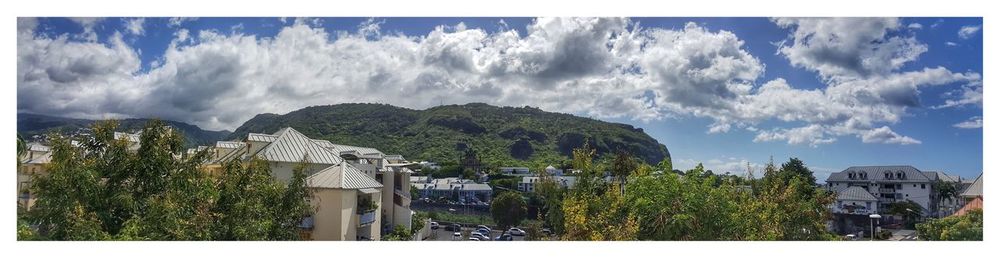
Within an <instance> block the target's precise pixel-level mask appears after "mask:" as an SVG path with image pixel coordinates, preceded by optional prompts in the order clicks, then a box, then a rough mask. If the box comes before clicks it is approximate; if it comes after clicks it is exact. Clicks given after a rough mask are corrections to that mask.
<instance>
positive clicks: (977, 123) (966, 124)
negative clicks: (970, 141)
mask: <svg viewBox="0 0 1000 258" xmlns="http://www.w3.org/2000/svg"><path fill="white" fill-rule="evenodd" d="M952 126H954V127H955V128H962V129H977V128H983V117H981V116H974V117H970V118H969V120H966V121H962V122H960V123H957V124H954V125H952Z"/></svg>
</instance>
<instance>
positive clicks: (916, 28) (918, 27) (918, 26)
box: [906, 22, 924, 30]
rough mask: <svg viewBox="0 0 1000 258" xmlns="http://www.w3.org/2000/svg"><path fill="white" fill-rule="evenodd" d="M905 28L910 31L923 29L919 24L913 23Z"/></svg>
mask: <svg viewBox="0 0 1000 258" xmlns="http://www.w3.org/2000/svg"><path fill="white" fill-rule="evenodd" d="M906 27H907V28H910V29H914V30H919V29H923V28H924V25H921V24H920V23H916V22H914V23H910V25H907V26H906Z"/></svg>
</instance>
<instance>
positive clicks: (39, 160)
mask: <svg viewBox="0 0 1000 258" xmlns="http://www.w3.org/2000/svg"><path fill="white" fill-rule="evenodd" d="M24 157H25V158H27V156H24ZM22 161H23V162H24V163H25V164H47V163H49V162H51V161H52V152H45V153H42V154H39V155H35V158H33V159H30V160H29V159H24V160H22Z"/></svg>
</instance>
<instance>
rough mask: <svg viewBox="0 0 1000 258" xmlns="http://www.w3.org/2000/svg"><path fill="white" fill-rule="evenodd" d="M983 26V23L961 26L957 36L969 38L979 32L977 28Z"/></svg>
mask: <svg viewBox="0 0 1000 258" xmlns="http://www.w3.org/2000/svg"><path fill="white" fill-rule="evenodd" d="M982 28H983V25H968V26H962V28H961V29H958V37H959V38H962V39H969V38H971V37H972V36H975V35H976V33H979V30H980V29H982Z"/></svg>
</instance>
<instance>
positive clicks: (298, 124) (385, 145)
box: [227, 103, 670, 166]
mask: <svg viewBox="0 0 1000 258" xmlns="http://www.w3.org/2000/svg"><path fill="white" fill-rule="evenodd" d="M289 126H290V127H294V128H295V129H296V130H298V131H299V132H302V133H303V134H305V135H307V136H309V137H311V138H314V139H326V140H330V141H332V142H334V143H340V144H347V145H357V146H368V147H374V148H377V149H379V150H381V151H383V152H385V153H388V154H402V155H403V156H404V157H406V158H407V159H409V160H430V161H435V162H439V163H457V162H458V160H459V157H461V155H462V153H464V150H465V149H467V148H472V149H473V150H475V151H476V153H478V155H479V158H480V159H481V160H482V162H483V164H484V165H488V166H535V165H542V164H556V165H558V164H566V163H567V162H566V161H567V160H568V159H569V157H570V156H571V155H572V150H573V149H574V148H577V147H580V146H582V145H583V144H584V143H585V142H589V143H590V146H592V147H594V148H595V149H596V151H597V153H598V155H599V156H601V155H603V154H607V153H612V152H614V151H616V150H618V149H624V150H627V151H629V152H630V153H632V154H633V155H635V156H637V157H638V158H641V159H642V160H645V161H646V162H648V163H651V164H655V163H658V162H660V161H661V160H663V159H664V158H669V157H670V152H669V151H668V150H667V147H666V146H664V145H663V144H660V143H659V142H657V141H656V140H655V139H653V138H652V137H650V136H649V135H647V134H646V133H645V132H643V130H642V129H641V128H635V127H633V126H631V125H627V124H619V123H609V122H604V121H599V120H595V119H590V118H583V117H577V116H573V115H569V114H561V113H552V112H545V111H542V110H540V109H538V108H532V107H523V108H520V107H496V106H490V105H487V104H481V103H472V104H465V105H448V106H438V107H433V108H429V109H426V110H413V109H407V108H401V107H395V106H391V105H384V104H338V105H331V106H313V107H307V108H303V109H300V110H297V111H293V112H290V113H288V114H285V115H276V114H260V115H257V116H256V117H254V118H252V119H250V120H249V121H247V122H246V123H244V124H243V125H242V126H240V127H239V128H237V129H236V131H235V132H233V133H232V134H231V135H230V136H229V137H227V138H228V139H241V138H243V137H245V136H246V135H247V133H250V132H253V133H273V132H275V131H277V130H278V129H281V128H283V127H289Z"/></svg>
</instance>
